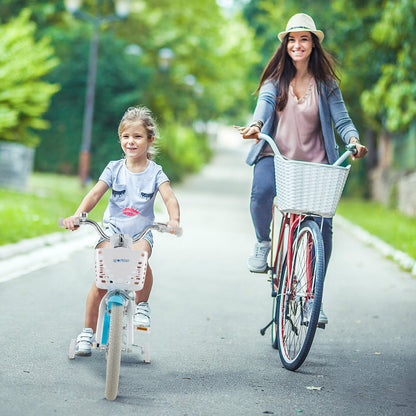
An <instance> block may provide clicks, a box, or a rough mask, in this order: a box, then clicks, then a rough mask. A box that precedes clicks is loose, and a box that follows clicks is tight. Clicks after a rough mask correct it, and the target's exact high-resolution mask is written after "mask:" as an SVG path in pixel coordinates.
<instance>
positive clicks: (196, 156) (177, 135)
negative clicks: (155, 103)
mask: <svg viewBox="0 0 416 416" xmlns="http://www.w3.org/2000/svg"><path fill="white" fill-rule="evenodd" d="M160 131H161V138H160V139H158V141H157V144H156V148H157V154H156V156H155V161H156V163H159V164H160V165H162V167H163V170H164V172H165V173H166V175H168V177H169V179H170V180H171V181H172V182H177V181H180V180H181V179H183V178H184V176H185V175H186V174H189V173H194V172H198V170H199V169H200V168H201V167H202V166H203V165H204V164H205V163H206V162H207V161H208V160H209V159H210V157H211V155H212V151H211V149H210V148H209V145H208V138H207V136H206V135H205V134H201V133H196V132H195V131H194V130H192V129H191V128H190V127H185V126H181V125H178V124H167V125H164V126H161V127H160Z"/></svg>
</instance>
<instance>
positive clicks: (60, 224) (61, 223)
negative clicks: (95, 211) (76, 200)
mask: <svg viewBox="0 0 416 416" xmlns="http://www.w3.org/2000/svg"><path fill="white" fill-rule="evenodd" d="M58 225H59V227H61V228H64V219H63V218H62V217H60V218H59V219H58ZM75 225H77V226H79V219H78V220H77V221H76V224H75Z"/></svg>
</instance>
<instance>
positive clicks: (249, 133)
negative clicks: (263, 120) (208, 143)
mask: <svg viewBox="0 0 416 416" xmlns="http://www.w3.org/2000/svg"><path fill="white" fill-rule="evenodd" d="M233 127H234V128H235V129H237V130H238V131H239V132H240V134H241V135H242V136H243V139H257V141H259V139H258V135H259V133H260V128H259V127H258V126H248V127H240V126H233Z"/></svg>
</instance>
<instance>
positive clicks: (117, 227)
mask: <svg viewBox="0 0 416 416" xmlns="http://www.w3.org/2000/svg"><path fill="white" fill-rule="evenodd" d="M99 179H100V180H101V181H103V182H105V183H106V184H107V185H108V187H109V188H111V197H110V199H109V201H108V206H107V208H106V210H105V212H104V218H103V225H104V228H105V229H106V232H107V234H108V235H112V234H115V233H125V234H129V235H130V236H131V237H135V236H136V235H138V234H139V233H141V232H142V231H143V230H144V228H145V227H147V226H148V225H150V224H152V223H153V221H154V218H155V215H154V202H155V198H156V194H157V191H158V189H159V186H160V185H161V184H162V183H164V182H167V181H169V179H168V177H167V176H166V175H165V173H164V172H163V170H162V167H161V166H159V165H157V164H156V163H155V162H153V161H151V160H150V161H149V165H148V166H147V168H146V169H145V170H144V171H143V172H140V173H133V172H130V171H129V170H128V169H127V166H126V160H125V159H121V160H117V161H112V162H110V163H109V164H108V165H107V166H106V168H105V169H104V171H103V173H102V174H101V176H100V178H99ZM139 214H140V215H139Z"/></svg>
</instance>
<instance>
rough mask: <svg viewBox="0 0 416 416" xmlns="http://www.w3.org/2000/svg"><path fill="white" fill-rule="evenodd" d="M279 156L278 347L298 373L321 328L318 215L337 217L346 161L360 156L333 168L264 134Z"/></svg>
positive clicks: (351, 149) (273, 267)
mask: <svg viewBox="0 0 416 416" xmlns="http://www.w3.org/2000/svg"><path fill="white" fill-rule="evenodd" d="M259 139H264V140H265V141H266V142H267V143H268V144H269V145H270V147H271V148H272V150H273V152H274V162H275V177H276V198H275V200H274V203H273V220H272V228H271V250H270V259H269V264H268V267H267V272H268V276H269V279H270V282H271V295H272V298H273V308H272V319H271V321H270V322H269V323H268V324H267V325H266V326H265V327H264V328H263V329H261V330H260V333H261V335H264V334H265V332H266V330H267V328H269V327H272V331H271V332H272V346H273V348H275V349H278V350H279V355H280V359H281V361H282V363H283V365H284V367H285V368H287V369H289V370H292V371H294V370H297V369H298V368H299V367H300V366H301V365H302V363H303V362H304V361H305V359H306V357H307V355H308V353H309V350H310V348H311V346H312V342H313V339H314V336H315V332H316V328H317V327H320V328H325V324H319V322H318V321H319V313H320V309H321V302H322V293H323V286H324V277H325V256H324V244H323V239H322V234H321V228H320V227H319V226H318V224H317V222H316V221H315V220H314V217H321V221H320V223H321V226H322V224H323V218H325V217H326V218H331V217H333V216H334V215H335V211H336V208H337V205H338V202H339V199H340V197H341V194H342V191H343V189H344V185H345V182H346V180H347V177H348V173H349V170H350V166H347V167H342V166H340V165H341V163H342V162H343V161H344V160H346V159H347V158H348V156H349V155H351V154H353V153H355V152H356V150H355V145H347V150H346V152H345V153H344V154H343V155H342V156H341V157H340V158H339V159H338V160H337V161H336V162H335V163H334V164H333V165H328V164H322V163H314V162H303V161H297V160H288V159H286V158H284V157H283V156H282V155H281V154H280V151H279V149H278V147H277V145H276V143H275V141H274V140H273V139H272V138H271V137H269V136H268V135H266V134H263V133H260V134H259Z"/></svg>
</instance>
